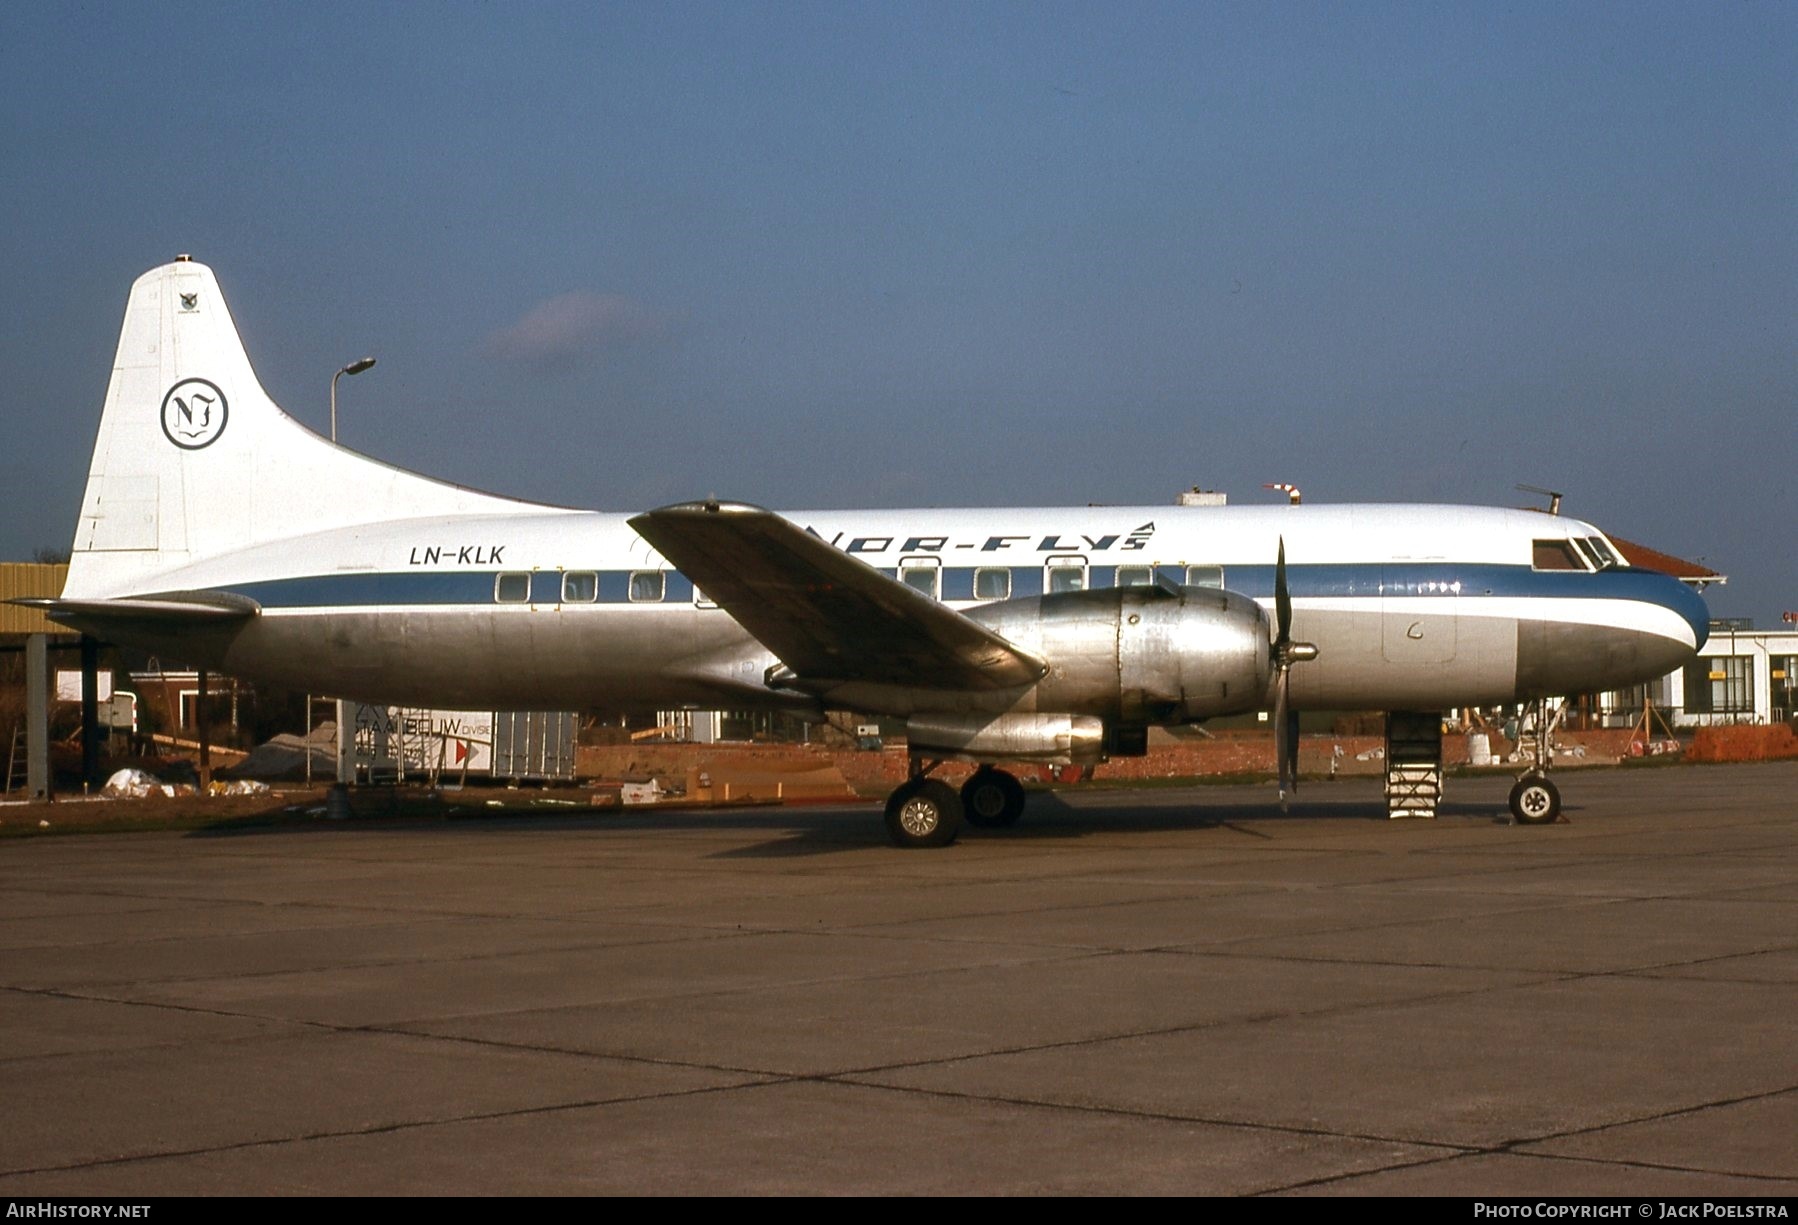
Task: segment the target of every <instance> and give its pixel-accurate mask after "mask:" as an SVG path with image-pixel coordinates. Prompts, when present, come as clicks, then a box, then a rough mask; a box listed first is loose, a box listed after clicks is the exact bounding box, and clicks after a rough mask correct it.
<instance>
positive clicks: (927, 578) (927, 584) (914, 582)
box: [899, 566, 942, 600]
mask: <svg viewBox="0 0 1798 1225" xmlns="http://www.w3.org/2000/svg"><path fill="white" fill-rule="evenodd" d="M941 574H942V570H941V568H940V567H937V566H901V567H899V581H900V582H902V583H904V584H905V585H906V586H907V587H910V588H911V589H912V590H913V591H921V592H923V593H924V594H925V595H927V596H929V597H930V598H931V599H933V600H934V599H936V598H937V579H938V577H939V576H940V575H941Z"/></svg>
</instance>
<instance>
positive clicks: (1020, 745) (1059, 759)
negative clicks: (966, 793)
mask: <svg viewBox="0 0 1798 1225" xmlns="http://www.w3.org/2000/svg"><path fill="white" fill-rule="evenodd" d="M905 739H906V743H907V745H908V746H909V747H910V749H911V751H912V752H913V753H914V754H919V755H922V756H927V757H952V758H963V759H971V760H974V761H1046V762H1055V763H1060V764H1067V763H1069V762H1088V763H1090V762H1096V761H1100V760H1102V759H1103V758H1104V756H1105V721H1104V720H1103V719H1101V718H1099V717H1098V716H1097V715H1035V714H1016V713H1013V714H1002V715H984V714H929V715H913V716H912V717H911V718H909V719H907V720H906V721H905Z"/></svg>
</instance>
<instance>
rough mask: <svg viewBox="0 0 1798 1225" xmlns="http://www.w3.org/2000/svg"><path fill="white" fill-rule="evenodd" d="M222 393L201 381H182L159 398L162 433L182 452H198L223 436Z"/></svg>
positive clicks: (225, 411)
mask: <svg viewBox="0 0 1798 1225" xmlns="http://www.w3.org/2000/svg"><path fill="white" fill-rule="evenodd" d="M227 415H228V410H227V409H226V407H225V393H224V392H222V391H220V390H219V389H218V385H217V384H216V383H209V382H207V381H206V380H205V379H182V380H181V381H180V382H179V383H176V384H175V385H174V386H173V387H171V388H169V394H168V395H166V396H164V397H162V432H163V433H164V434H166V435H168V440H169V441H170V442H172V443H174V444H175V445H176V446H178V447H180V448H181V449H182V450H183V451H198V450H199V449H200V448H201V447H209V446H211V445H212V444H213V443H215V442H217V441H218V440H219V435H220V434H223V433H224V432H225V418H226V417H227Z"/></svg>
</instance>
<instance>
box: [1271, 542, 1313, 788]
mask: <svg viewBox="0 0 1798 1225" xmlns="http://www.w3.org/2000/svg"><path fill="white" fill-rule="evenodd" d="M1271 655H1272V659H1273V665H1274V668H1275V670H1276V672H1275V678H1274V756H1275V757H1276V758H1278V759H1279V764H1280V810H1281V811H1282V812H1284V811H1285V810H1286V797H1287V796H1288V795H1297V794H1298V791H1299V712H1298V711H1296V710H1294V709H1293V708H1292V703H1291V700H1290V694H1289V690H1290V688H1291V685H1292V665H1293V664H1296V663H1303V662H1305V661H1306V660H1311V659H1316V658H1317V647H1316V645H1315V644H1313V643H1309V642H1294V641H1293V640H1292V593H1291V591H1290V590H1289V589H1288V588H1287V586H1286V537H1284V536H1282V537H1280V552H1279V556H1278V557H1277V558H1276V559H1275V561H1274V644H1273V648H1272V651H1271Z"/></svg>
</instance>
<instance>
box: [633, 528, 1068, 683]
mask: <svg viewBox="0 0 1798 1225" xmlns="http://www.w3.org/2000/svg"><path fill="white" fill-rule="evenodd" d="M630 525H631V527H633V528H634V529H636V531H637V533H638V534H639V535H641V536H642V537H643V539H645V540H647V541H648V542H649V543H650V544H652V545H654V546H655V548H656V550H657V551H658V552H660V553H661V554H662V556H663V557H665V558H667V559H668V560H669V561H670V562H672V563H674V565H675V566H676V567H677V568H679V570H680V571H681V572H682V573H683V574H685V575H686V576H687V577H688V578H690V579H692V580H693V581H694V583H696V584H697V585H698V586H699V588H700V589H701V590H702V591H704V592H705V594H706V596H707V597H708V598H709V599H711V600H714V601H716V602H717V603H718V604H719V605H720V606H721V607H722V608H723V609H724V610H725V611H726V612H728V613H730V615H731V616H732V617H734V618H736V620H737V621H738V623H739V624H741V625H742V626H743V628H744V629H746V630H748V631H749V632H750V633H751V634H753V635H755V637H756V639H757V640H758V641H759V642H761V643H762V645H764V646H766V647H767V648H768V649H769V650H770V651H773V652H774V654H775V655H777V656H779V657H780V660H781V662H782V663H784V664H786V666H787V667H788V668H790V669H792V670H793V672H794V674H795V678H796V680H797V681H798V682H800V683H802V684H803V683H805V682H831V683H836V682H846V681H870V682H876V683H882V684H896V685H915V686H922V687H930V688H951V689H1005V688H1011V687H1013V686H1017V685H1027V684H1030V683H1032V682H1034V681H1036V680H1038V679H1039V678H1041V676H1042V675H1043V671H1044V668H1043V663H1042V661H1041V660H1039V659H1037V658H1036V657H1035V656H1033V655H1030V654H1029V653H1027V652H1025V651H1021V650H1019V649H1018V648H1017V647H1015V646H1013V645H1012V644H1011V643H1009V642H1007V641H1006V640H1005V639H1004V638H1001V637H1000V636H999V635H997V634H995V633H993V632H992V631H991V630H989V629H987V628H986V627H985V626H982V625H977V624H976V623H974V622H973V621H970V620H969V619H968V618H966V617H964V616H962V615H961V614H960V613H958V612H955V611H954V610H953V609H950V608H946V607H944V606H943V605H942V604H939V603H938V602H937V601H936V600H934V599H932V598H931V597H929V596H927V595H925V594H923V593H922V592H919V591H914V590H913V589H912V588H910V587H907V586H906V585H905V584H903V583H901V582H898V581H896V580H894V579H890V578H888V577H887V576H886V575H884V574H882V573H880V571H878V570H876V569H874V568H873V567H871V566H869V565H867V564H866V563H865V562H862V561H859V560H857V559H856V558H853V557H850V556H849V555H848V554H846V553H843V552H840V551H838V550H837V549H835V548H833V547H832V546H830V545H829V544H826V543H825V542H824V541H822V540H820V539H819V538H818V537H817V536H815V535H812V534H811V533H809V532H806V531H804V530H803V529H801V528H799V527H798V526H796V525H795V524H794V523H792V522H791V521H790V520H787V519H784V518H782V517H781V516H779V515H777V514H775V513H774V512H772V511H768V510H763V509H762V508H761V507H759V506H748V505H745V504H742V503H730V502H715V501H707V502H683V503H680V504H678V505H675V506H664V507H662V508H661V509H659V510H652V511H649V512H647V513H645V514H641V515H638V516H636V517H635V518H634V519H632V520H631V521H630Z"/></svg>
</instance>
